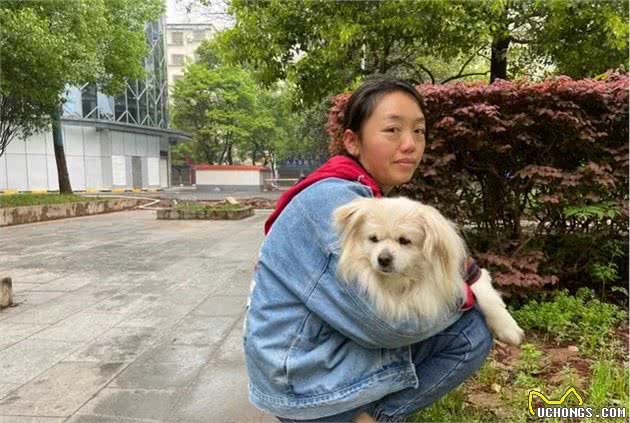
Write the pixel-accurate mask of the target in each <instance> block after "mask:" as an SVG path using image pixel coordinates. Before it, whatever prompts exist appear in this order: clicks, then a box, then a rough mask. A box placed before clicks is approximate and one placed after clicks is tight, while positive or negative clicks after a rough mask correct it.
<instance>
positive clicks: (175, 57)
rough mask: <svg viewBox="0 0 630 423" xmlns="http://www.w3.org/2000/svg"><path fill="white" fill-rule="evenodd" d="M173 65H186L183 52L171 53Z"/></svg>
mask: <svg viewBox="0 0 630 423" xmlns="http://www.w3.org/2000/svg"><path fill="white" fill-rule="evenodd" d="M171 65H175V66H184V55H183V54H171Z"/></svg>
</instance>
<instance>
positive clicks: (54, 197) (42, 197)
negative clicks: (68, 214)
mask: <svg viewBox="0 0 630 423" xmlns="http://www.w3.org/2000/svg"><path fill="white" fill-rule="evenodd" d="M95 200H103V199H102V198H99V197H90V198H87V197H82V196H80V195H74V194H72V195H60V194H11V195H0V208H2V207H20V206H35V205H42V204H61V203H76V202H80V201H95Z"/></svg>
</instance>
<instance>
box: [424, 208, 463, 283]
mask: <svg viewBox="0 0 630 423" xmlns="http://www.w3.org/2000/svg"><path fill="white" fill-rule="evenodd" d="M427 210H428V212H427V214H426V215H424V216H421V217H420V224H421V227H422V232H423V233H424V240H423V245H422V251H423V253H424V254H425V256H426V257H435V258H437V259H438V260H439V261H440V264H441V265H442V268H443V270H444V271H445V272H446V274H449V273H452V272H454V271H456V269H458V263H459V262H460V261H462V260H463V259H464V258H465V257H466V251H465V245H464V243H463V240H462V239H461V237H460V236H459V234H458V232H457V228H456V226H455V225H454V224H453V223H451V222H450V221H449V220H447V219H446V218H444V217H443V216H442V215H441V214H439V212H437V210H432V209H427Z"/></svg>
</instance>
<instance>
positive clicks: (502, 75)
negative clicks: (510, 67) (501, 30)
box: [490, 35, 510, 84]
mask: <svg viewBox="0 0 630 423" xmlns="http://www.w3.org/2000/svg"><path fill="white" fill-rule="evenodd" d="M509 45H510V39H509V38H508V37H507V36H505V35H495V36H494V39H493V40H492V56H491V59H490V83H491V84H492V82H493V81H494V80H495V79H507V52H508V47H509Z"/></svg>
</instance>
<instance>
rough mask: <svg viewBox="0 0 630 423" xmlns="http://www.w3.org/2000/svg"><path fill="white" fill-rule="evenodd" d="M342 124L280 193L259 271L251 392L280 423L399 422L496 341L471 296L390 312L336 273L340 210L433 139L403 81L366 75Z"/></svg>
mask: <svg viewBox="0 0 630 423" xmlns="http://www.w3.org/2000/svg"><path fill="white" fill-rule="evenodd" d="M343 129H344V133H343V145H344V147H345V150H346V151H345V154H343V155H338V156H334V157H332V158H331V159H330V160H329V161H328V162H326V163H325V164H324V165H323V166H322V167H321V168H319V169H317V170H316V171H315V172H313V173H312V174H310V175H309V176H308V177H307V178H306V179H304V180H303V181H301V182H299V183H298V184H297V185H295V186H294V187H293V188H292V189H291V190H289V191H287V192H286V193H285V194H284V195H283V196H282V197H281V198H280V200H279V201H278V205H277V207H276V210H275V211H274V213H273V214H272V215H271V216H270V217H269V219H268V220H267V222H266V223H265V232H266V233H267V237H266V238H265V241H264V242H263V245H262V247H261V250H260V255H259V260H258V263H257V264H256V269H255V272H254V280H253V281H252V292H251V295H250V300H249V302H248V312H247V317H246V322H245V323H246V324H245V331H244V349H245V356H246V363H247V369H248V374H249V379H250V383H249V398H250V401H251V402H252V403H253V404H254V405H255V406H256V407H258V408H260V409H262V410H264V411H267V412H269V413H272V414H274V415H276V416H277V417H278V419H279V420H280V421H287V422H292V421H332V422H337V421H352V420H354V421H359V422H369V421H396V420H400V419H402V418H404V416H407V415H409V414H411V413H413V412H414V411H416V410H418V409H421V408H424V407H426V406H428V405H429V404H431V403H432V402H434V401H436V400H437V399H439V398H440V397H442V396H443V395H445V394H446V393H448V392H449V391H450V390H452V389H454V388H455V387H457V386H458V385H459V384H461V383H462V382H463V381H464V380H466V379H467V378H468V377H469V376H470V375H472V374H473V373H474V372H475V371H476V370H477V369H478V368H479V367H481V365H482V364H483V362H484V360H485V359H486V357H487V355H488V354H489V351H490V348H491V346H492V338H491V335H490V332H489V331H488V328H487V327H486V324H485V321H484V319H483V316H482V315H481V313H480V312H479V311H478V309H477V308H476V307H473V306H472V304H468V306H467V307H464V308H463V309H461V310H456V311H455V310H454V311H453V312H452V313H451V315H450V316H449V317H448V318H446V319H445V320H440V321H417V320H409V321H403V322H390V321H385V320H383V319H382V318H381V317H379V316H378V315H377V313H376V312H375V309H374V306H373V305H372V304H371V303H370V302H369V301H368V300H367V299H366V298H365V297H364V296H363V294H361V293H359V292H358V291H357V290H356V289H355V288H354V286H353V284H349V283H345V282H343V281H339V280H337V279H336V277H335V275H336V266H337V263H338V260H339V240H338V238H337V235H336V233H335V230H334V229H333V227H332V223H331V221H332V219H331V215H332V212H333V210H335V209H336V208H337V207H339V206H341V205H343V204H346V203H348V202H350V201H352V200H353V199H355V198H356V197H358V196H362V197H372V196H374V197H380V196H382V195H384V194H385V195H386V194H387V193H388V192H389V191H390V190H391V189H392V188H393V187H394V186H396V185H399V184H403V183H406V182H408V181H409V180H410V179H411V177H412V175H413V173H414V171H415V169H416V167H417V166H418V164H419V162H420V160H421V159H422V155H423V153H424V148H425V119H424V113H423V111H422V99H421V98H420V95H419V93H418V92H417V91H416V90H415V89H414V88H413V87H412V86H411V85H409V84H407V83H405V82H403V81H398V80H387V79H378V80H371V81H368V82H366V83H364V84H363V85H362V86H361V87H359V88H358V89H357V90H356V91H355V92H354V93H353V95H352V96H351V97H350V99H349V101H348V104H347V106H346V109H345V112H344V128H343ZM475 266H476V265H475ZM472 273H475V272H474V271H473V272H472Z"/></svg>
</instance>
